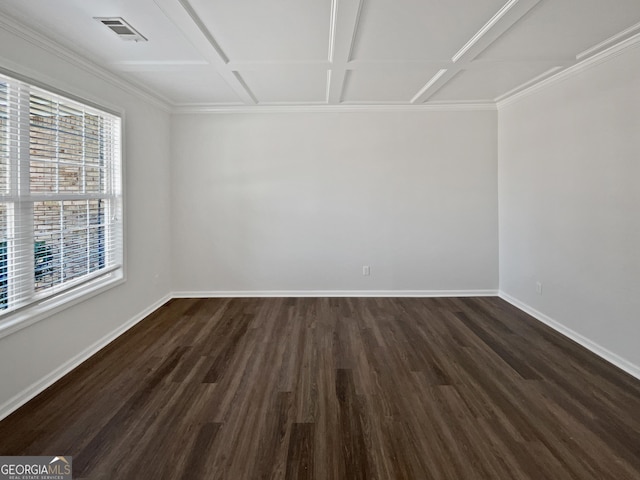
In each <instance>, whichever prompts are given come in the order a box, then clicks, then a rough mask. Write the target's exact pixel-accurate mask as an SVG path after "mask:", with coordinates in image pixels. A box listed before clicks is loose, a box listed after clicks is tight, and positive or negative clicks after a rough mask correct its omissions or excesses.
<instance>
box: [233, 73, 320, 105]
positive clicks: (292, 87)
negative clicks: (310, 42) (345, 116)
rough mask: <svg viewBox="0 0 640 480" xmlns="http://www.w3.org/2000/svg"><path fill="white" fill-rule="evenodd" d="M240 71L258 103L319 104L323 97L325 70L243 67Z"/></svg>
mask: <svg viewBox="0 0 640 480" xmlns="http://www.w3.org/2000/svg"><path fill="white" fill-rule="evenodd" d="M239 74H240V76H241V77H242V80H243V81H244V82H245V84H246V85H247V86H248V87H249V89H250V90H251V92H252V93H253V95H254V96H255V97H256V99H257V101H258V103H321V102H324V101H325V100H326V92H327V71H326V69H321V68H310V67H308V66H300V67H297V66H295V67H293V66H288V67H277V68H272V67H266V66H265V67H264V68H259V69H258V68H255V69H246V70H245V69H243V70H241V71H240V72H239Z"/></svg>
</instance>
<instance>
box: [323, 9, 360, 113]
mask: <svg viewBox="0 0 640 480" xmlns="http://www.w3.org/2000/svg"><path fill="white" fill-rule="evenodd" d="M363 1H364V0H334V1H333V2H332V8H331V20H330V23H331V25H330V27H329V31H330V38H329V61H330V62H331V66H330V72H329V74H328V75H327V103H329V104H334V105H335V104H339V103H340V102H341V101H342V95H343V90H344V85H345V78H346V76H347V64H348V63H349V60H350V58H351V50H352V49H353V44H354V42H355V38H356V35H357V34H358V22H359V21H360V12H361V10H362V3H363Z"/></svg>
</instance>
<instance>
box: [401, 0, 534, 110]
mask: <svg viewBox="0 0 640 480" xmlns="http://www.w3.org/2000/svg"><path fill="white" fill-rule="evenodd" d="M540 1H541V0H509V1H508V2H507V3H505V4H504V5H503V6H502V8H501V9H500V10H498V12H496V14H495V15H494V16H493V17H491V19H489V21H488V22H487V23H485V24H484V25H483V26H482V28H480V30H478V31H477V32H476V33H475V35H473V36H472V37H471V38H470V39H469V41H467V43H465V44H464V45H463V46H462V47H461V48H460V50H458V51H457V52H456V53H455V54H454V55H453V57H451V65H450V66H449V68H447V70H446V71H445V72H443V71H442V70H440V71H439V72H438V73H437V74H436V76H435V77H432V78H431V79H430V80H429V81H428V82H427V83H426V84H425V85H424V86H423V87H422V88H421V89H420V90H419V91H418V92H417V93H416V95H415V96H414V97H413V98H412V99H411V103H415V104H420V103H424V102H426V101H427V100H429V98H431V97H432V96H433V95H434V94H435V93H436V92H437V91H438V90H439V89H441V88H442V87H443V86H444V85H445V84H446V83H447V82H449V81H450V80H451V79H453V78H454V77H455V76H456V75H457V74H459V73H460V72H461V71H462V70H464V69H465V67H466V66H468V65H469V64H470V63H471V62H472V61H473V60H474V59H475V58H476V57H477V56H478V55H480V54H481V53H482V52H483V51H484V50H486V49H487V48H488V47H489V45H491V44H492V43H493V42H495V41H496V40H497V39H498V38H499V37H500V36H501V35H503V34H504V33H505V32H506V31H507V30H509V29H510V28H511V27H512V26H513V25H515V24H516V23H517V22H518V21H519V20H520V19H521V18H522V17H524V16H525V15H526V14H527V13H529V11H530V10H531V9H532V8H533V7H535V6H536V5H537V4H538V3H540Z"/></svg>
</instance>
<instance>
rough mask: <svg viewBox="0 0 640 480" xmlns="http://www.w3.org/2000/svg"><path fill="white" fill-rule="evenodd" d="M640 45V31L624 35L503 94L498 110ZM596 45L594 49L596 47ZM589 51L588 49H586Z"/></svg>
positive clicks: (497, 101)
mask: <svg viewBox="0 0 640 480" xmlns="http://www.w3.org/2000/svg"><path fill="white" fill-rule="evenodd" d="M638 27H640V25H638ZM622 33H624V32H621V33H620V34H618V35H614V36H613V37H611V38H616V37H619V35H621V34H622ZM609 40H610V39H609ZM605 42H608V40H605ZM605 42H602V43H601V44H598V45H596V47H598V46H599V45H602V44H604V43H605ZM638 46H640V32H638V33H636V34H635V35H633V36H631V37H628V36H626V35H625V36H624V39H623V40H621V41H619V42H618V43H615V44H613V45H611V46H610V47H608V48H606V49H604V50H602V51H600V52H598V53H596V54H594V55H592V56H590V57H587V58H585V59H584V60H582V61H580V62H578V63H576V64H574V65H571V66H570V67H567V68H565V69H563V70H561V71H560V72H558V73H556V74H552V75H551V76H546V77H545V78H542V79H541V80H540V81H539V82H537V83H534V84H533V85H529V86H527V85H526V84H525V85H523V86H522V88H521V87H518V88H516V89H514V90H512V91H515V93H514V94H513V95H509V96H507V95H508V94H506V95H503V96H502V97H498V98H497V99H496V104H497V106H498V110H500V109H502V108H504V107H506V106H508V105H511V104H513V103H515V102H517V101H519V100H521V99H523V98H526V97H528V96H530V95H532V94H534V93H535V92H538V91H540V90H543V89H545V88H548V87H551V86H552V85H555V84H556V83H558V82H560V81H562V80H564V79H566V78H569V77H573V76H575V75H579V74H580V73H582V72H584V71H585V70H588V69H589V68H591V67H594V66H596V65H598V64H601V63H604V62H607V61H609V60H611V59H613V58H615V57H617V56H618V55H620V54H622V53H623V52H624V51H626V50H628V49H630V48H636V47H638ZM596 47H594V49H595V48H596ZM585 51H588V50H585Z"/></svg>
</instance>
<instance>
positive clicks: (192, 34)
mask: <svg viewBox="0 0 640 480" xmlns="http://www.w3.org/2000/svg"><path fill="white" fill-rule="evenodd" d="M154 2H155V3H156V5H158V7H159V8H160V9H161V10H162V11H163V12H164V14H165V15H166V16H167V18H169V19H170V20H171V21H173V23H174V24H175V25H176V27H178V29H179V30H180V31H181V32H182V33H183V34H184V35H185V36H186V37H187V39H188V40H189V41H190V42H191V43H192V44H193V46H194V47H195V48H196V49H197V50H198V52H199V53H200V54H201V55H202V56H203V57H204V58H205V59H206V60H207V61H208V62H209V63H210V64H211V66H212V67H213V69H214V70H213V71H215V72H216V73H217V74H218V75H220V76H221V77H222V78H223V79H224V80H225V82H227V84H228V85H229V87H230V88H231V89H232V90H233V91H234V92H235V93H236V95H237V96H238V98H239V99H240V100H241V101H242V102H244V103H245V104H247V105H255V104H256V103H257V101H256V98H255V97H254V95H253V94H252V93H251V91H250V90H249V88H248V87H247V85H246V83H245V82H244V81H243V80H242V78H241V77H240V76H239V74H238V72H236V71H234V70H232V69H231V68H230V67H229V58H228V57H227V55H226V54H225V52H224V51H223V50H222V48H221V47H220V45H219V44H218V42H217V41H216V39H215V37H214V36H213V34H212V33H211V32H210V31H209V30H208V29H207V27H206V26H205V24H204V22H203V21H202V20H201V19H200V17H198V15H197V13H196V11H195V10H194V9H193V7H192V6H191V4H190V3H189V2H188V0H154Z"/></svg>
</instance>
